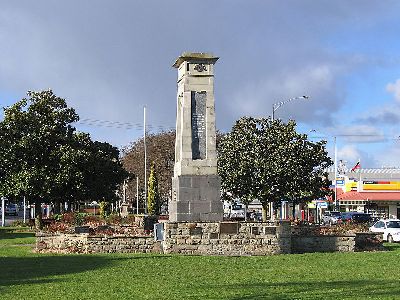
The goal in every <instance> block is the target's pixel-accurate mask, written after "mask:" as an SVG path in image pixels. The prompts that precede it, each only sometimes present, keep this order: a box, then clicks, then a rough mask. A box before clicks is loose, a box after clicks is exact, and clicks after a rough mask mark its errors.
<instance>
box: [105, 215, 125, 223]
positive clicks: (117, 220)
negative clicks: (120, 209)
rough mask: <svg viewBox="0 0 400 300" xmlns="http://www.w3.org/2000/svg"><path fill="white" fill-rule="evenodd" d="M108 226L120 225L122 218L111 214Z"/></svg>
mask: <svg viewBox="0 0 400 300" xmlns="http://www.w3.org/2000/svg"><path fill="white" fill-rule="evenodd" d="M107 223H108V224H113V225H119V224H121V223H122V217H121V216H119V215H117V214H111V215H109V216H108V218H107Z"/></svg>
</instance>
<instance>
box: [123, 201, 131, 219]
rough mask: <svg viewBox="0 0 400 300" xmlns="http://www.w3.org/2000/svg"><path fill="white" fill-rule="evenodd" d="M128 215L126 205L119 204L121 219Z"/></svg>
mask: <svg viewBox="0 0 400 300" xmlns="http://www.w3.org/2000/svg"><path fill="white" fill-rule="evenodd" d="M128 215H129V212H128V204H126V203H122V204H121V217H123V218H125V217H127V216H128Z"/></svg>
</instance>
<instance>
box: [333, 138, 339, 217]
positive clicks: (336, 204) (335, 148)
mask: <svg viewBox="0 0 400 300" xmlns="http://www.w3.org/2000/svg"><path fill="white" fill-rule="evenodd" d="M333 144H334V151H335V165H334V166H335V175H334V176H335V210H337V209H338V203H337V182H336V181H337V146H336V136H335V137H334V138H333Z"/></svg>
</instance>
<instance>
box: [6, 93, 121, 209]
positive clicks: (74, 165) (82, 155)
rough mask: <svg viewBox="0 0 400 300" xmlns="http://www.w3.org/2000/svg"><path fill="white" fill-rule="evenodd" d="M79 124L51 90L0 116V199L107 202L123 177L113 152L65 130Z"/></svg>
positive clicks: (27, 99)
mask: <svg viewBox="0 0 400 300" xmlns="http://www.w3.org/2000/svg"><path fill="white" fill-rule="evenodd" d="M78 120H79V117H78V115H77V114H76V112H75V110H74V109H73V108H69V107H68V106H67V104H66V101H65V100H64V99H62V98H60V97H57V96H56V95H54V93H53V92H52V91H51V90H48V91H40V92H28V98H24V99H22V100H21V101H19V102H17V103H15V104H14V105H12V106H11V107H8V108H6V109H5V110H4V120H3V121H1V122H0V193H1V194H2V195H7V196H8V195H10V196H16V197H22V196H26V197H27V199H28V200H29V201H31V202H32V201H34V202H35V206H36V213H37V214H38V215H39V217H40V213H41V209H40V205H41V203H43V202H49V201H56V200H57V201H68V202H70V203H73V202H74V201H79V200H90V199H93V200H99V198H100V199H103V198H105V197H112V196H113V195H114V194H115V193H114V190H115V189H116V188H117V185H118V184H119V183H120V182H121V178H123V177H125V176H126V172H125V171H124V170H123V168H122V165H121V163H120V162H119V159H118V156H119V152H118V149H117V148H115V147H113V146H111V145H109V144H107V143H100V142H93V141H92V140H91V139H90V136H89V135H88V134H84V133H77V132H76V130H75V128H74V127H73V126H72V125H71V124H72V123H73V122H76V121H78Z"/></svg>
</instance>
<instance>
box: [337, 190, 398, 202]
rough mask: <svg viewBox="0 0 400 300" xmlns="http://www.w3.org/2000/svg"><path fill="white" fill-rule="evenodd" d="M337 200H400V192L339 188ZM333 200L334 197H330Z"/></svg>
mask: <svg viewBox="0 0 400 300" xmlns="http://www.w3.org/2000/svg"><path fill="white" fill-rule="evenodd" d="M336 198H337V200H339V201H340V200H370V201H400V192H386V191H382V192H357V191H350V192H343V191H342V189H337V194H336ZM329 200H332V199H329Z"/></svg>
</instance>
